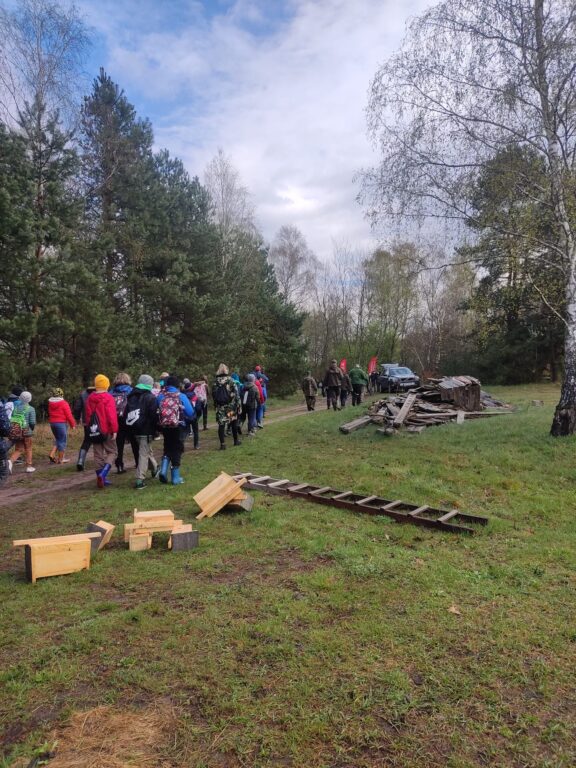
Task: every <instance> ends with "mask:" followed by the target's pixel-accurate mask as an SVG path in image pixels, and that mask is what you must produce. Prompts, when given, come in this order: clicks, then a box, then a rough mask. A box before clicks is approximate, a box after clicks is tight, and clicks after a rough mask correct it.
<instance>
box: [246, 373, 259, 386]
mask: <svg viewBox="0 0 576 768" xmlns="http://www.w3.org/2000/svg"><path fill="white" fill-rule="evenodd" d="M244 379H245V381H247V382H249V383H250V384H252V383H253V382H254V381H255V380H256V376H254V374H253V373H247V374H246V376H245V377H244Z"/></svg>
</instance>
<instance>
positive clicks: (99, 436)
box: [88, 411, 108, 443]
mask: <svg viewBox="0 0 576 768" xmlns="http://www.w3.org/2000/svg"><path fill="white" fill-rule="evenodd" d="M88 430H89V431H88V440H90V442H91V443H105V442H106V438H107V437H108V435H105V434H104V433H103V432H102V427H101V426H100V419H99V418H98V414H97V413H96V411H94V412H93V413H92V416H90V421H89V422H88Z"/></svg>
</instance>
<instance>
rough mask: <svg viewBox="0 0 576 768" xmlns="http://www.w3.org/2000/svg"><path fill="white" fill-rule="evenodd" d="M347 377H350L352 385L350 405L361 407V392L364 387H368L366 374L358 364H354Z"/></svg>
mask: <svg viewBox="0 0 576 768" xmlns="http://www.w3.org/2000/svg"><path fill="white" fill-rule="evenodd" d="M348 375H349V376H350V383H351V384H352V405H361V404H362V390H363V389H364V387H365V386H368V383H369V380H368V374H367V373H365V372H364V371H363V370H362V368H360V366H359V365H358V363H356V365H355V366H354V368H352V370H351V371H350V373H349V374H348Z"/></svg>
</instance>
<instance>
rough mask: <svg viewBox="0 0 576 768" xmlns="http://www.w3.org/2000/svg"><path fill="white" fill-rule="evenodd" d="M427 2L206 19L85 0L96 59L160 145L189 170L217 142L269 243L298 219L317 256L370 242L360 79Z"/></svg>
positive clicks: (347, 3) (185, 6) (241, 7)
mask: <svg viewBox="0 0 576 768" xmlns="http://www.w3.org/2000/svg"><path fill="white" fill-rule="evenodd" d="M427 4H428V2H427V0H411V2H398V1H397V0H292V1H291V2H279V1H278V0H252V1H250V0H237V2H228V3H226V4H225V3H220V4H219V5H220V6H221V10H219V12H218V13H216V14H214V15H212V16H208V15H207V14H206V13H204V11H205V8H203V6H202V4H200V3H197V2H184V3H183V2H181V0H180V1H179V0H168V2H166V0H164V1H163V2H162V3H157V2H154V3H153V2H151V0H141V2H138V3H136V2H134V0H129V1H128V2H124V3H122V2H117V3H116V4H114V3H113V2H111V0H100V2H99V3H98V5H96V0H84V3H83V5H84V8H85V9H87V10H88V12H89V13H90V17H91V21H92V23H93V24H94V25H95V26H96V27H97V28H98V29H100V31H101V32H102V33H103V34H104V35H105V36H106V39H107V45H108V55H109V61H108V62H106V63H105V66H106V67H107V68H108V69H109V71H110V73H111V75H112V76H113V77H114V78H115V79H116V80H117V81H118V82H119V83H120V85H121V86H122V87H124V88H125V90H126V91H127V94H128V96H129V98H131V99H132V100H133V101H134V102H135V103H136V104H137V105H139V103H140V101H139V98H140V99H144V100H145V104H146V106H147V107H148V111H149V116H150V117H151V119H152V122H153V125H154V129H155V134H156V140H157V143H158V145H159V146H167V147H168V148H169V149H170V151H171V152H172V153H173V154H176V155H178V156H179V157H181V158H182V159H183V160H184V161H185V163H186V165H187V167H188V169H189V170H190V172H191V173H194V174H198V175H202V171H203V168H204V167H205V165H206V163H207V162H208V161H209V160H210V158H211V157H212V156H213V155H214V154H215V153H216V151H217V149H218V147H222V148H223V149H224V151H225V152H226V153H227V154H228V155H230V156H231V157H232V160H233V162H234V164H235V165H236V167H237V168H238V170H239V171H240V174H241V176H242V180H243V182H244V183H245V184H246V186H247V187H248V188H249V189H250V191H251V192H252V194H253V197H254V201H255V203H256V208H257V217H258V221H259V223H260V225H261V227H262V229H263V232H264V235H265V237H266V238H267V239H272V238H273V236H274V234H275V232H276V231H277V229H278V228H279V227H280V226H281V225H282V224H294V225H296V226H297V227H299V228H300V229H301V231H302V232H303V234H304V236H305V237H306V239H307V241H308V244H309V245H310V247H311V248H312V249H313V250H314V251H315V252H316V253H317V254H318V255H319V256H320V257H322V258H326V257H328V256H329V255H330V253H331V250H332V241H333V240H340V239H346V240H347V241H348V242H350V243H352V244H357V245H358V246H364V247H365V246H366V245H368V244H369V243H370V242H371V235H370V231H369V227H368V224H367V223H366V221H365V220H364V218H363V211H362V209H361V208H360V206H358V204H357V203H356V202H355V196H356V193H357V188H356V187H355V185H354V184H353V182H352V179H353V176H354V174H355V173H356V172H357V171H358V170H359V169H360V168H361V167H363V166H367V165H370V164H371V163H372V162H373V161H374V156H373V154H372V150H371V148H370V146H369V143H368V140H367V138H366V127H365V126H366V124H365V115H364V110H365V107H366V103H367V92H368V87H369V83H370V80H371V78H372V76H373V75H374V74H375V72H376V69H377V67H378V64H379V63H380V62H382V61H383V60H384V59H385V58H386V57H387V56H388V55H390V54H391V53H392V52H393V51H394V50H395V48H396V47H397V46H398V45H399V43H400V40H401V38H402V36H403V32H404V25H405V22H406V20H407V18H408V17H409V16H410V15H413V14H415V13H419V12H421V11H422V10H423V9H424V7H425V6H426V5H427ZM159 8H161V9H162V10H163V13H162V14H159ZM279 10H282V11H283V14H282V15H281V16H279V15H278V11H279ZM138 97H139V98H138Z"/></svg>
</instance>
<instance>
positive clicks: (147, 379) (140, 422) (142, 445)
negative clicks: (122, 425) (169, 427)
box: [126, 373, 159, 490]
mask: <svg viewBox="0 0 576 768" xmlns="http://www.w3.org/2000/svg"><path fill="white" fill-rule="evenodd" d="M153 387H154V379H153V378H152V376H148V375H147V374H146V373H143V374H142V376H140V378H139V379H138V384H136V386H135V387H134V389H133V390H132V391H131V392H130V394H129V395H128V401H127V404H126V430H127V431H128V432H129V434H130V439H131V440H135V441H136V444H137V448H138V463H137V465H136V482H135V484H134V487H135V488H136V490H141V489H142V488H145V487H146V483H145V482H144V481H145V479H146V471H147V469H148V468H150V472H151V473H152V478H155V477H156V476H157V475H158V472H159V468H158V462H157V461H156V459H155V458H154V453H153V450H152V447H153V445H154V437H155V435H156V431H157V427H158V401H157V399H156V395H154V393H153V392H152V389H153Z"/></svg>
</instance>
